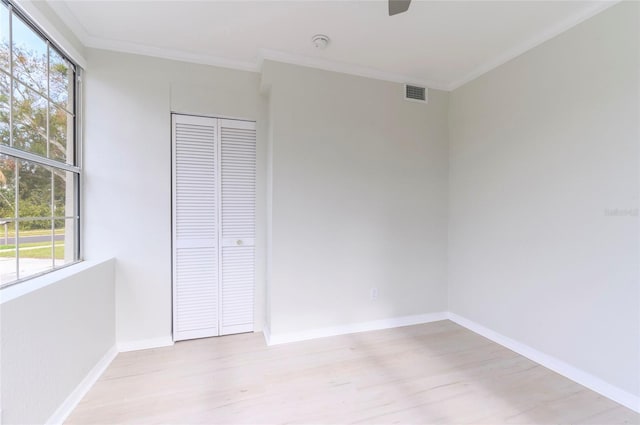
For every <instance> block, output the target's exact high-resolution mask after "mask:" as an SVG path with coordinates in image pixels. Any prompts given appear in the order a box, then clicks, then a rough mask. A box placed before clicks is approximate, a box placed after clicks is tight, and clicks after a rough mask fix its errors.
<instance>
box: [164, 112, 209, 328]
mask: <svg viewBox="0 0 640 425" xmlns="http://www.w3.org/2000/svg"><path fill="white" fill-rule="evenodd" d="M172 127H173V173H172V175H173V335H174V339H175V340H176V341H177V340H182V339H190V338H202V337H206V336H215V335H218V334H219V320H218V317H219V309H218V304H219V298H220V297H219V294H218V293H219V290H218V279H219V273H218V271H219V267H218V261H219V249H218V248H219V234H218V171H219V170H218V162H219V161H218V127H217V120H216V119H214V118H203V117H192V116H185V115H172Z"/></svg>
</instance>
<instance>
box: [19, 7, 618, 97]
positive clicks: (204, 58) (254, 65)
mask: <svg viewBox="0 0 640 425" xmlns="http://www.w3.org/2000/svg"><path fill="white" fill-rule="evenodd" d="M20 1H21V3H23V2H24V3H28V2H29V0H20ZM620 1H621V0H598V1H596V2H594V4H593V5H592V6H590V7H588V8H586V9H584V10H582V11H580V12H578V13H576V14H574V15H572V16H570V17H568V18H566V19H564V20H563V21H561V22H559V23H558V24H556V25H554V26H551V27H548V28H546V29H544V30H543V31H541V32H539V33H538V34H536V35H535V36H533V37H531V38H529V39H528V40H526V41H525V42H524V43H521V44H519V45H518V46H516V47H514V48H512V49H509V50H507V51H505V52H503V53H501V54H500V55H498V56H496V57H494V58H493V59H491V60H488V61H486V62H484V63H482V64H481V65H480V66H478V67H476V68H475V69H473V70H472V71H471V72H469V73H467V74H466V76H464V77H463V78H460V79H458V80H456V81H452V82H446V81H435V80H428V79H419V78H415V77H410V76H407V75H402V74H396V73H391V72H386V71H381V70H379V69H375V68H371V67H366V66H359V65H353V64H348V63H344V62H338V61H332V60H327V59H323V58H314V57H309V56H303V55H298V54H292V53H287V52H283V51H279V50H272V49H260V50H259V51H258V56H257V58H256V59H255V60H254V61H238V60H232V59H228V58H223V57H219V56H215V55H209V54H203V53H193V52H185V51H182V50H172V49H165V48H161V47H155V46H149V45H144V44H138V43H132V42H128V41H118V40H111V39H105V38H100V37H95V36H93V35H91V34H89V32H88V31H87V29H86V28H85V27H84V26H83V25H82V23H81V22H80V21H79V20H78V18H77V17H76V16H75V15H74V14H73V12H72V11H71V10H70V9H69V8H68V6H67V5H66V4H65V1H47V4H48V5H49V6H50V7H51V9H52V10H53V11H54V12H55V13H56V14H57V15H58V16H59V18H60V19H61V20H62V21H63V22H64V23H65V24H66V25H67V26H68V27H69V29H70V30H71V31H72V32H73V33H74V34H75V35H76V37H77V38H78V39H79V40H80V42H81V43H82V44H84V45H85V46H86V47H90V48H95V49H103V50H110V51H115V52H123V53H131V54H137V55H144V56H151V57H156V58H163V59H170V60H176V61H181V62H190V63H197V64H203V65H211V66H217V67H222V68H230V69H237V70H241V71H249V72H258V73H259V72H261V71H262V65H263V62H264V61H265V60H271V61H275V62H283V63H288V64H292V65H299V66H304V67H308V68H315V69H322V70H325V71H332V72H339V73H343V74H349V75H355V76H359V77H364V78H372V79H376V80H383V81H391V82H395V83H409V84H416V85H420V86H425V87H428V88H431V89H436V90H444V91H453V90H455V89H457V88H459V87H461V86H463V85H465V84H467V83H469V82H471V81H473V80H475V79H476V78H478V77H480V76H482V75H484V74H486V73H487V72H489V71H491V70H493V69H495V68H497V67H499V66H501V65H503V64H505V63H507V62H509V61H510V60H512V59H515V58H516V57H518V56H520V55H522V54H523V53H525V52H527V51H528V50H531V49H533V48H535V47H537V46H539V45H540V44H542V43H544V42H545V41H548V40H550V39H552V38H554V37H556V36H558V35H559V34H561V33H563V32H565V31H567V30H569V29H571V28H572V27H574V26H576V25H578V24H580V23H581V22H584V21H585V20H587V19H589V18H591V17H593V16H595V15H597V14H598V13H600V12H602V11H604V10H606V9H608V8H609V7H611V6H613V5H615V4H617V3H619V2H620ZM82 59H84V58H82ZM83 61H84V60H83Z"/></svg>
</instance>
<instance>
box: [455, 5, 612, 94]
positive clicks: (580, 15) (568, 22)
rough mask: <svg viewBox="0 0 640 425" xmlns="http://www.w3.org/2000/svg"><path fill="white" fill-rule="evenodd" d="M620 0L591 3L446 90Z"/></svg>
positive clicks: (552, 36) (457, 86)
mask: <svg viewBox="0 0 640 425" xmlns="http://www.w3.org/2000/svg"><path fill="white" fill-rule="evenodd" d="M620 1H621V0H604V1H598V2H596V3H595V4H593V5H592V6H591V7H589V8H586V9H584V10H582V11H580V12H578V13H576V14H574V15H572V16H570V17H568V18H567V19H564V20H563V21H561V22H559V23H558V24H556V25H554V26H551V27H548V28H546V29H545V30H543V31H541V32H539V33H538V34H536V35H535V36H533V37H531V38H529V39H528V40H527V41H525V42H524V43H521V44H519V45H518V46H516V47H514V48H513V49H509V50H507V51H505V52H503V53H502V54H500V55H498V56H497V57H495V58H494V59H492V60H489V61H487V62H485V63H483V64H482V65H480V66H478V67H477V68H475V69H474V70H473V71H471V72H470V73H468V74H467V75H466V76H465V77H464V78H461V79H459V80H457V81H454V82H453V83H451V84H449V86H448V88H447V90H448V91H453V90H455V89H457V88H459V87H461V86H463V85H465V84H467V83H469V82H471V81H473V80H475V79H476V78H478V77H480V76H482V75H484V74H486V73H487V72H489V71H491V70H493V69H495V68H497V67H499V66H500V65H504V64H505V63H507V62H509V61H510V60H512V59H515V58H517V57H518V56H520V55H522V54H523V53H526V52H527V51H529V50H531V49H533V48H535V47H537V46H539V45H541V44H542V43H544V42H545V41H548V40H551V39H552V38H554V37H556V36H558V35H560V34H562V33H563V32H565V31H567V30H569V29H571V28H573V27H575V26H576V25H578V24H580V23H581V22H584V21H586V20H587V19H589V18H591V17H593V16H595V15H597V14H598V13H600V12H602V11H604V10H606V9H608V8H610V7H611V6H613V5H615V4H617V3H619V2H620Z"/></svg>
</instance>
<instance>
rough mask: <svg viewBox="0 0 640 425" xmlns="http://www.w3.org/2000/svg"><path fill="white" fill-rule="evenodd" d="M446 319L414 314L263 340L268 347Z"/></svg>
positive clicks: (431, 314)
mask: <svg viewBox="0 0 640 425" xmlns="http://www.w3.org/2000/svg"><path fill="white" fill-rule="evenodd" d="M446 319H448V316H447V313H446V312H438V313H427V314H416V315H414V316H401V317H393V318H389V319H381V320H373V321H370V322H360V323H353V324H349V325H340V326H332V327H328V328H317V329H310V330H307V331H302V332H286V333H275V334H274V333H271V332H269V333H268V334H269V335H268V338H267V333H265V339H266V340H267V344H268V345H277V344H285V343H288V342H297V341H306V340H309V339H315V338H324V337H327V336H336V335H345V334H352V333H357V332H366V331H376V330H380V329H389V328H399V327H401V326H410V325H419V324H422V323H429V322H437V321H439V320H446Z"/></svg>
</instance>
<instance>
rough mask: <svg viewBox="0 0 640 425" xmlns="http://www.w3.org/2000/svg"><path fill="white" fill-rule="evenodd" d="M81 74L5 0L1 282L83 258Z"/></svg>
mask: <svg viewBox="0 0 640 425" xmlns="http://www.w3.org/2000/svg"><path fill="white" fill-rule="evenodd" d="M79 72H80V69H79V68H78V67H77V66H76V65H75V64H74V63H73V62H72V61H71V60H70V59H69V58H68V57H66V55H65V54H64V53H63V52H62V50H61V49H59V48H58V47H57V46H56V45H55V44H54V43H53V42H52V41H51V40H50V39H48V38H47V37H46V36H45V35H44V33H43V32H42V31H40V30H39V29H38V28H37V27H36V26H35V25H33V24H32V23H31V22H29V20H28V19H27V18H26V17H25V16H24V15H23V14H22V13H21V12H20V10H18V9H17V8H16V7H15V6H14V5H13V4H12V3H11V2H9V1H8V0H0V89H1V91H0V287H5V286H9V285H12V284H14V283H17V282H20V281H22V280H24V279H26V278H29V277H33V276H37V275H40V274H43V273H46V272H48V271H51V270H53V269H57V268H60V267H63V266H66V265H69V264H72V263H74V262H77V261H79V259H80V243H79V226H80V223H79V220H80V216H79V186H80V176H81V169H80V164H79V160H78V158H79V149H78V141H77V131H76V128H77V127H76V126H77V123H78V116H77V94H76V92H77V80H78V74H79Z"/></svg>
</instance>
